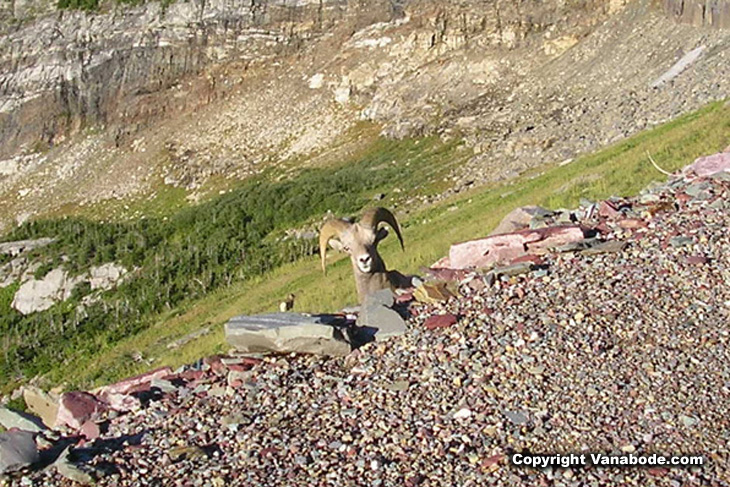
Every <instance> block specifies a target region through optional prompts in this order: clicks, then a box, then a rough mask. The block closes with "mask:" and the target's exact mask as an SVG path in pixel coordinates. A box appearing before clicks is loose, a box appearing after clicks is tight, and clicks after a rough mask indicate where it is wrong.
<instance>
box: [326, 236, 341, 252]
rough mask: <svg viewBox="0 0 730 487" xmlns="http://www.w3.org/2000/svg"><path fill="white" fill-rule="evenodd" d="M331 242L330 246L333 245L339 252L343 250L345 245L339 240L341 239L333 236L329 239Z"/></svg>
mask: <svg viewBox="0 0 730 487" xmlns="http://www.w3.org/2000/svg"><path fill="white" fill-rule="evenodd" d="M329 244H330V247H332V248H333V249H335V250H336V251H338V252H342V247H343V245H342V242H340V241H339V240H337V239H336V238H331V239H330V240H329Z"/></svg>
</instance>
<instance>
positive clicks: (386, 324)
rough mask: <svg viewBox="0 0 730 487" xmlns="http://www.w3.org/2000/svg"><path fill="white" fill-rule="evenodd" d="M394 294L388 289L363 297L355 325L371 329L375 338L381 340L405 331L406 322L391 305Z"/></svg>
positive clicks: (402, 333) (393, 300) (399, 334)
mask: <svg viewBox="0 0 730 487" xmlns="http://www.w3.org/2000/svg"><path fill="white" fill-rule="evenodd" d="M394 302H395V296H394V295H393V292H392V291H391V290H390V289H383V290H381V291H377V292H374V293H372V294H370V295H368V296H367V297H366V298H365V302H364V303H363V305H362V308H361V309H360V316H359V317H358V319H357V325H358V326H359V327H361V329H364V330H371V332H372V334H373V335H374V338H375V340H383V339H386V338H390V337H393V336H401V335H404V334H405V333H406V322H405V321H404V320H403V318H402V317H401V315H400V314H398V312H397V311H395V310H393V308H392V306H393V303H394Z"/></svg>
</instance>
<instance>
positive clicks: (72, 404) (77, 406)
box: [56, 391, 106, 430]
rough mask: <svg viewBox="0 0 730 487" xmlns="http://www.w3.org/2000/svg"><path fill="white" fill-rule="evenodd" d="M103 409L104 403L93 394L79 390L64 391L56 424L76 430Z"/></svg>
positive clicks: (104, 407)
mask: <svg viewBox="0 0 730 487" xmlns="http://www.w3.org/2000/svg"><path fill="white" fill-rule="evenodd" d="M105 409H106V406H105V405H104V403H102V402H101V401H99V400H98V399H97V398H96V397H95V396H94V395H93V394H89V393H88V392H81V391H73V392H65V393H64V394H63V395H62V396H61V400H60V401H59V407H58V417H56V425H57V426H68V427H69V428H72V429H75V430H78V429H81V427H82V426H83V425H84V423H86V422H87V421H89V420H91V419H94V418H95V417H96V416H97V415H98V414H99V413H101V412H103V411H104V410H105Z"/></svg>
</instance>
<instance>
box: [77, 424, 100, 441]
mask: <svg viewBox="0 0 730 487" xmlns="http://www.w3.org/2000/svg"><path fill="white" fill-rule="evenodd" d="M79 433H81V436H83V437H84V438H86V439H87V440H95V439H97V438H98V437H99V436H101V430H100V429H99V425H98V424H96V423H95V422H93V421H91V420H89V421H86V422H85V423H84V424H82V425H81V429H80V430H79Z"/></svg>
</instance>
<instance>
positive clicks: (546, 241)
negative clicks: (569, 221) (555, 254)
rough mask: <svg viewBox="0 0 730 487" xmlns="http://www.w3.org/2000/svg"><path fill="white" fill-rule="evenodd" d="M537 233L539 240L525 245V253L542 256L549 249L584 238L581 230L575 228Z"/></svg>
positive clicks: (546, 230) (548, 229)
mask: <svg viewBox="0 0 730 487" xmlns="http://www.w3.org/2000/svg"><path fill="white" fill-rule="evenodd" d="M538 231H539V232H540V233H541V239H540V240H538V241H536V242H532V243H528V244H527V251H528V252H529V253H531V254H544V253H546V252H547V251H548V249H549V248H551V247H558V246H560V245H565V244H568V243H571V242H580V241H581V240H583V239H584V238H585V235H584V234H583V230H582V229H581V228H580V227H576V226H565V227H549V228H541V229H539V230H538Z"/></svg>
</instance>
